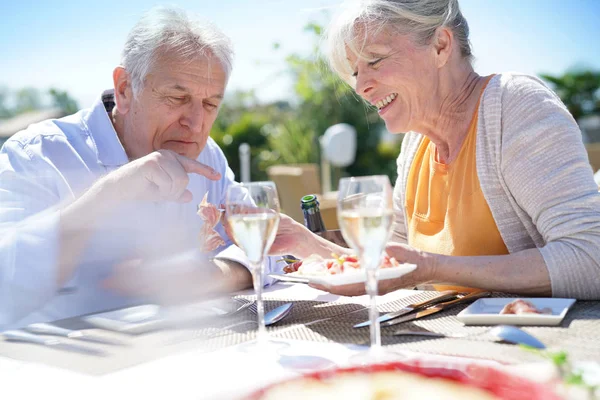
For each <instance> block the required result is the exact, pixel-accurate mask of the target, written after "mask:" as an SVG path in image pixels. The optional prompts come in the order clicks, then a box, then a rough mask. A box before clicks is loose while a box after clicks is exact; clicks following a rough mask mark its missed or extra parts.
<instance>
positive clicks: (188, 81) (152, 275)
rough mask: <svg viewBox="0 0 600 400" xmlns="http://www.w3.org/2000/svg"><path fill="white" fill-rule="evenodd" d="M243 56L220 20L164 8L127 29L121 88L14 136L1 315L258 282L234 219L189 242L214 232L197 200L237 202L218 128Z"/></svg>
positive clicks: (2, 185) (1, 164) (2, 239)
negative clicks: (231, 231) (237, 57)
mask: <svg viewBox="0 0 600 400" xmlns="http://www.w3.org/2000/svg"><path fill="white" fill-rule="evenodd" d="M232 57H233V51H232V48H231V44H230V41H229V39H228V38H227V37H226V36H225V35H223V34H222V33H221V32H220V31H218V30H217V29H216V28H214V27H212V25H210V24H207V23H200V22H196V21H194V20H192V19H190V18H189V17H188V16H187V15H186V14H185V13H184V12H183V11H180V10H175V9H165V8H160V9H153V10H151V11H150V12H149V13H148V14H146V15H145V16H144V17H143V18H142V19H141V20H140V21H139V22H138V23H137V25H136V26H135V27H134V28H133V30H132V31H131V32H130V34H129V36H128V38H127V42H126V44H125V47H124V50H123V54H122V60H121V65H120V66H118V67H117V68H115V70H114V72H113V81H114V90H110V91H106V92H104V93H103V94H102V96H101V98H100V99H99V100H98V101H97V102H96V104H94V106H93V107H92V108H91V109H86V110H82V111H80V112H78V113H76V114H74V115H71V116H68V117H65V118H63V119H59V120H50V121H45V122H42V123H39V124H35V125H32V126H30V127H29V128H28V129H27V130H25V131H22V132H19V133H17V134H16V135H15V136H13V137H12V138H11V139H10V140H9V141H8V142H6V144H5V145H4V147H3V149H2V151H1V152H0V329H6V328H8V327H13V326H22V325H25V324H28V323H31V322H40V321H47V320H53V319H58V318H65V317H69V316H74V315H80V314H84V313H91V312H96V311H99V310H104V309H108V308H117V307H123V306H126V305H129V304H134V303H139V302H140V301H149V300H156V295H157V294H160V295H166V297H168V298H169V299H172V298H171V297H172V295H178V296H179V295H182V294H186V295H188V296H192V297H193V296H198V295H200V294H203V293H206V292H207V291H211V290H215V287H218V288H220V289H221V290H222V289H223V288H225V289H228V290H234V289H239V288H244V287H248V286H250V285H251V277H250V273H249V271H248V270H247V269H246V268H245V265H247V263H246V261H245V257H244V255H243V253H242V252H241V250H240V249H239V248H237V247H236V246H235V245H232V243H231V241H230V240H229V239H228V238H227V237H226V235H224V233H223V228H222V226H220V225H217V231H219V232H220V233H221V234H223V236H224V237H225V238H226V240H227V241H226V243H225V245H223V246H221V247H219V248H218V249H216V250H214V251H213V252H210V253H204V254H198V253H199V251H190V249H197V248H198V247H199V246H200V245H201V244H202V243H199V242H200V239H199V232H200V230H201V226H202V220H201V219H200V218H199V217H198V216H197V215H196V206H197V204H198V203H200V201H201V199H202V198H203V197H204V196H205V195H207V196H208V201H209V202H210V203H213V204H221V203H224V199H225V192H226V189H227V188H228V186H229V185H231V184H233V183H234V181H233V179H234V178H233V173H232V171H231V170H230V169H229V167H228V165H227V161H226V159H225V157H224V155H223V153H222V152H221V150H220V149H219V147H218V146H217V145H216V144H215V142H214V141H213V140H212V139H210V137H209V132H210V129H211V127H212V124H213V122H214V121H215V118H216V117H217V113H218V111H219V106H220V103H221V101H222V99H223V94H224V91H225V86H226V84H227V80H228V77H229V73H230V71H231V63H232ZM275 261H276V260H275V259H269V260H267V261H266V262H265V263H266V264H267V265H266V269H267V271H272V270H273V269H275V268H277V265H278V264H277V263H276V262H275ZM159 297H160V296H159ZM183 297H185V296H183ZM161 299H163V297H161Z"/></svg>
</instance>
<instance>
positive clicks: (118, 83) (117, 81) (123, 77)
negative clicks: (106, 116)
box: [113, 66, 133, 114]
mask: <svg viewBox="0 0 600 400" xmlns="http://www.w3.org/2000/svg"><path fill="white" fill-rule="evenodd" d="M113 84H114V87H115V107H117V111H118V112H119V114H127V112H128V111H129V109H130V108H131V103H132V102H133V89H132V88H131V79H130V76H129V73H128V72H127V71H126V70H125V68H123V67H121V66H119V67H117V68H115V70H114V71H113Z"/></svg>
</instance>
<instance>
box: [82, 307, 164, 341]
mask: <svg viewBox="0 0 600 400" xmlns="http://www.w3.org/2000/svg"><path fill="white" fill-rule="evenodd" d="M82 319H83V320H84V321H85V322H87V323H89V324H91V325H94V326H95V327H98V328H101V329H106V330H110V331H115V332H121V333H130V334H134V335H136V334H140V333H145V332H149V331H152V330H156V329H159V328H161V327H162V326H163V324H164V322H165V320H164V318H163V317H162V315H161V309H160V307H159V306H157V305H154V304H148V305H142V306H136V307H129V308H124V309H121V310H114V311H107V312H103V313H98V314H93V315H88V316H85V317H82Z"/></svg>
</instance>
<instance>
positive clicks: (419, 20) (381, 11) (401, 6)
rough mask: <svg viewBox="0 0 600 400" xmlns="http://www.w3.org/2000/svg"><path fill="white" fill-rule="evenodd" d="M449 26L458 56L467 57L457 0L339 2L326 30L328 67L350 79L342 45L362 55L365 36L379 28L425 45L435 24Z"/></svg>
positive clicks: (465, 30)
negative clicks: (339, 11) (456, 46)
mask: <svg viewBox="0 0 600 400" xmlns="http://www.w3.org/2000/svg"><path fill="white" fill-rule="evenodd" d="M442 26H445V27H448V28H450V29H451V30H452V32H453V34H454V38H455V39H456V41H457V43H458V46H459V49H460V53H461V56H462V57H463V58H465V59H467V60H468V61H469V62H470V61H471V58H472V54H471V43H470V42H469V25H468V24H467V21H466V19H465V17H463V15H462V13H461V11H460V7H459V5H458V0H354V1H348V2H346V3H345V4H344V5H343V6H342V10H341V13H340V14H338V15H337V16H336V17H335V18H334V20H333V22H332V23H331V24H330V25H329V28H328V29H327V32H326V42H327V49H326V54H327V58H328V60H329V64H330V66H331V68H332V69H333V70H334V71H335V72H336V73H337V74H338V75H340V77H341V78H342V79H344V80H345V81H346V82H349V83H350V82H352V80H353V78H352V74H353V67H352V66H351V65H350V63H349V62H348V59H347V54H346V48H349V49H350V51H352V52H353V53H354V54H356V55H357V56H358V57H360V58H362V59H367V60H368V59H369V57H368V56H367V55H365V54H364V53H363V51H362V50H363V48H364V46H365V40H366V38H367V37H368V36H372V35H376V34H378V33H379V32H381V31H382V30H385V29H391V30H392V31H393V32H397V33H400V34H405V35H410V36H412V37H413V38H414V40H415V42H416V43H417V44H420V45H427V44H429V43H430V42H431V39H432V38H433V36H434V35H435V33H436V31H437V29H438V28H440V27H442Z"/></svg>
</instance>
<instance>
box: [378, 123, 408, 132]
mask: <svg viewBox="0 0 600 400" xmlns="http://www.w3.org/2000/svg"><path fill="white" fill-rule="evenodd" d="M384 122H385V129H387V130H388V132H389V133H393V134H401V133H406V132H408V131H410V129H409V128H408V127H407V126H406V124H404V123H400V122H399V121H393V120H392V121H388V120H384Z"/></svg>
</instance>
